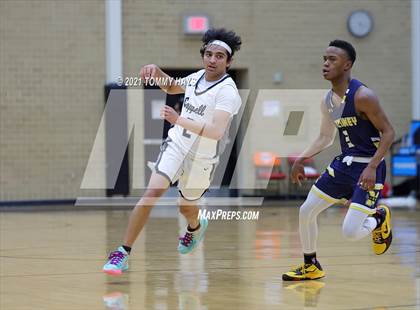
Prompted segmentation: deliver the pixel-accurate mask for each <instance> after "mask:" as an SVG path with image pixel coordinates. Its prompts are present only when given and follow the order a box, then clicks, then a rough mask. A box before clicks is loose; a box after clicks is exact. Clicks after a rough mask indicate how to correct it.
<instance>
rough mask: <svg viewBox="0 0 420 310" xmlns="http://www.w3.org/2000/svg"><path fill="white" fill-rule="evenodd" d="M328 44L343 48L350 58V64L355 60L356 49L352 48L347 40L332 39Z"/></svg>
mask: <svg viewBox="0 0 420 310" xmlns="http://www.w3.org/2000/svg"><path fill="white" fill-rule="evenodd" d="M328 46H335V47H338V48H341V49H342V50H344V51H345V52H346V54H347V56H348V57H349V59H350V60H351V64H352V65H353V64H354V62H355V61H356V50H355V49H354V47H353V45H351V44H350V43H349V42H347V41H344V40H333V41H331V42H330V45H328Z"/></svg>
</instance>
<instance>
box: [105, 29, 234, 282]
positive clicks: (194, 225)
mask: <svg viewBox="0 0 420 310" xmlns="http://www.w3.org/2000/svg"><path fill="white" fill-rule="evenodd" d="M202 41H203V46H202V47H201V49H200V54H201V56H202V60H203V67H204V68H203V69H202V70H199V71H197V72H195V73H192V74H191V75H189V76H188V77H186V78H184V79H182V80H181V81H180V82H179V83H178V81H177V80H175V79H172V78H171V77H169V76H168V75H167V74H166V73H164V72H163V71H162V70H161V69H160V68H159V67H158V66H156V65H153V64H152V65H146V66H144V67H143V68H142V69H141V71H140V77H141V78H142V81H147V80H148V79H151V78H153V79H156V80H159V79H160V81H162V83H161V84H160V85H159V86H160V88H161V89H162V90H163V91H165V92H167V93H168V94H180V93H185V99H184V102H183V108H182V112H181V115H179V114H178V113H177V112H176V111H175V110H174V109H173V108H171V107H169V106H165V107H164V108H163V109H162V110H161V117H162V118H164V119H165V120H167V121H168V122H169V123H171V124H172V125H173V127H172V128H171V129H170V130H169V132H168V138H167V139H166V140H165V141H164V143H163V144H162V146H161V152H160V154H159V156H158V159H157V161H156V163H155V164H154V167H153V172H152V175H151V177H150V181H149V184H148V187H147V189H146V191H145V193H144V195H143V197H142V198H141V199H140V201H139V202H138V203H137V205H136V207H135V208H134V210H133V212H132V213H131V215H130V220H129V223H128V227H127V231H126V234H125V238H124V241H123V243H122V245H121V246H120V247H118V248H117V249H116V250H115V251H114V252H112V253H111V254H110V255H109V257H108V262H107V263H106V264H105V265H104V267H103V271H104V272H105V273H107V274H110V275H120V274H121V273H122V272H123V271H125V270H127V269H128V257H129V254H130V251H131V247H132V245H133V244H134V241H135V240H136V239H137V237H138V235H139V234H140V232H141V230H142V229H143V227H144V225H145V224H146V221H147V219H148V217H149V214H150V211H151V210H152V207H153V206H154V205H155V203H156V201H157V200H158V199H159V198H160V197H161V196H162V195H163V194H164V193H165V192H166V190H167V189H168V187H169V186H170V184H171V183H175V182H176V181H178V189H179V194H180V197H179V209H180V212H181V214H182V215H184V217H185V218H186V220H187V222H188V227H187V229H186V231H185V234H184V235H183V236H182V237H181V238H179V242H178V251H179V253H181V254H187V253H190V252H191V251H192V250H193V249H194V248H196V247H197V246H198V244H199V243H200V241H201V240H202V239H203V237H204V233H205V231H206V229H207V225H208V221H207V219H206V218H201V219H198V213H199V209H198V207H197V202H198V200H199V199H200V198H201V196H202V195H203V194H204V193H205V192H206V190H207V189H208V188H209V186H210V182H211V180H212V177H213V174H214V171H215V168H216V165H217V163H218V160H219V156H220V154H221V152H222V151H223V149H224V146H225V144H226V141H227V134H228V132H229V127H230V124H231V121H232V118H233V116H234V115H235V114H237V113H238V111H239V109H240V106H241V98H240V96H239V92H238V89H237V88H236V84H235V82H234V81H233V80H232V78H231V77H230V76H229V74H227V73H226V71H227V70H228V69H229V67H230V65H231V63H232V56H233V54H234V53H235V51H238V50H239V49H240V46H241V43H242V42H241V38H240V37H239V36H237V35H236V34H235V33H234V32H233V31H226V30H225V29H210V30H208V31H207V32H206V33H205V34H204V36H203V38H202Z"/></svg>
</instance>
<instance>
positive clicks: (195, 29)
mask: <svg viewBox="0 0 420 310" xmlns="http://www.w3.org/2000/svg"><path fill="white" fill-rule="evenodd" d="M209 28H210V21H209V18H208V16H205V15H188V16H184V34H204V33H205V32H206V31H207V30H208V29H209Z"/></svg>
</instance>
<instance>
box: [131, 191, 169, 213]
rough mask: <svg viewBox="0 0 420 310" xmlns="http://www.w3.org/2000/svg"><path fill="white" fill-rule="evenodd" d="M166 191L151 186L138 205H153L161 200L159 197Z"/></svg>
mask: <svg viewBox="0 0 420 310" xmlns="http://www.w3.org/2000/svg"><path fill="white" fill-rule="evenodd" d="M164 193H165V190H162V189H156V188H149V189H147V190H146V192H145V193H144V195H143V197H142V198H141V199H140V201H139V203H138V204H137V206H141V207H146V208H147V207H149V208H151V207H153V206H154V205H155V203H156V202H157V201H158V200H159V198H160V197H161V196H162V195H163V194H164Z"/></svg>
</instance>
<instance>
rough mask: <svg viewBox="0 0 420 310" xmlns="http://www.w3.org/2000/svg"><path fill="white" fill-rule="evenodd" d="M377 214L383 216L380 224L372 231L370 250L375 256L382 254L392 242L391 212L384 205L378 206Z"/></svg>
mask: <svg viewBox="0 0 420 310" xmlns="http://www.w3.org/2000/svg"><path fill="white" fill-rule="evenodd" d="M377 212H378V213H380V214H381V215H382V216H383V222H382V224H381V225H380V226H379V227H378V228H376V229H375V230H373V231H372V248H373V252H375V254H376V255H381V254H384V253H385V252H386V251H387V250H388V248H389V246H390V245H391V242H392V230H391V211H390V210H389V208H388V207H387V206H385V205H380V206H378V208H377Z"/></svg>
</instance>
